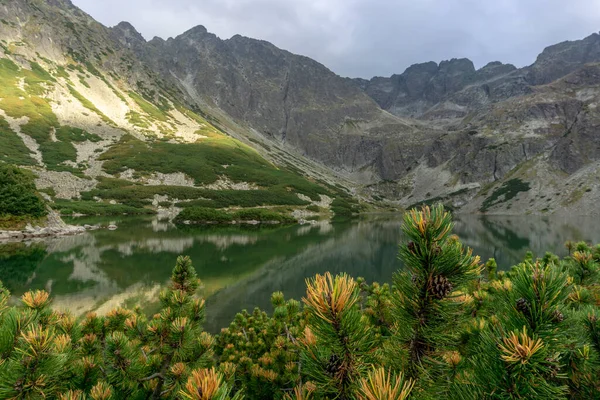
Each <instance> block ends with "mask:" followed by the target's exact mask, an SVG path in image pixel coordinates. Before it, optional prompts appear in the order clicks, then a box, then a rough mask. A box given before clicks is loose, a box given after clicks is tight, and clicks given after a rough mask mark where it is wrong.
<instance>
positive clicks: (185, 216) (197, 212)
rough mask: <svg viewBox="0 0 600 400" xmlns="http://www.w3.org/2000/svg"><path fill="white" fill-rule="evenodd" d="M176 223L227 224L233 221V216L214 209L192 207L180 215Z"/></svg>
mask: <svg viewBox="0 0 600 400" xmlns="http://www.w3.org/2000/svg"><path fill="white" fill-rule="evenodd" d="M176 221H177V222H183V221H190V222H194V223H218V224H225V223H230V222H231V221H233V216H232V215H231V214H229V213H227V212H225V211H221V210H215V209H212V208H201V207H190V208H186V209H184V210H183V211H182V212H181V213H179V215H178V216H177V219H176Z"/></svg>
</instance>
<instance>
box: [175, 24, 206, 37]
mask: <svg viewBox="0 0 600 400" xmlns="http://www.w3.org/2000/svg"><path fill="white" fill-rule="evenodd" d="M207 34H209V33H208V30H207V29H206V27H204V25H197V26H194V27H193V28H191V29H188V30H187V31H185V32H183V33H182V34H181V35H180V37H185V38H201V37H203V36H205V35H207Z"/></svg>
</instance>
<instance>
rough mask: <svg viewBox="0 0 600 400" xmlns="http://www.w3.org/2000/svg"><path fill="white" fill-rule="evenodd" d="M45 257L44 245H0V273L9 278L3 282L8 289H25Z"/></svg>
mask: <svg viewBox="0 0 600 400" xmlns="http://www.w3.org/2000/svg"><path fill="white" fill-rule="evenodd" d="M45 257H46V248H45V245H42V244H34V245H27V244H25V243H5V244H0V270H1V272H0V273H1V274H2V276H4V277H7V278H5V280H4V281H3V283H4V285H5V286H6V288H7V289H8V290H11V291H14V290H18V289H20V288H22V287H24V286H25V284H26V282H27V280H28V279H30V278H31V275H32V274H33V273H34V272H35V270H36V269H37V267H38V266H39V265H40V263H41V262H42V260H43V259H44V258H45Z"/></svg>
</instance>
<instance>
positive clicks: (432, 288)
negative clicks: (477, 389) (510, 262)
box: [389, 206, 479, 393]
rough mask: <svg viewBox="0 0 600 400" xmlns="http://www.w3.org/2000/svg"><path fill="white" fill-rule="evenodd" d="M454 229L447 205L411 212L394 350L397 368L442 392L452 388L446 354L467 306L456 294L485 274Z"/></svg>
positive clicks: (396, 294) (396, 297) (396, 299)
mask: <svg viewBox="0 0 600 400" xmlns="http://www.w3.org/2000/svg"><path fill="white" fill-rule="evenodd" d="M451 229H452V220H451V216H450V214H449V213H448V212H447V211H445V210H444V208H443V207H442V206H435V207H433V208H429V207H424V208H423V209H422V211H417V210H411V211H410V212H408V213H407V214H405V216H404V224H403V226H402V230H403V232H404V234H405V236H406V242H405V243H403V244H402V245H401V246H400V258H401V259H402V261H403V262H404V264H405V269H404V270H403V271H401V272H399V273H398V274H396V275H395V276H394V286H395V287H394V291H393V304H394V306H393V311H392V313H393V318H394V322H395V324H394V327H395V329H394V331H393V335H392V342H391V344H390V348H389V351H392V352H397V353H398V354H401V355H402V357H398V358H397V360H398V362H399V363H400V364H399V365H398V366H397V368H401V369H402V370H405V371H406V372H407V373H408V374H409V376H411V377H413V378H415V379H418V380H417V382H420V383H421V385H422V386H423V387H424V388H428V389H431V388H433V390H434V391H435V392H437V393H443V392H445V391H447V390H449V388H448V386H447V385H448V383H449V382H448V381H446V379H445V378H441V376H444V375H445V374H446V373H447V371H446V363H445V362H444V360H443V359H442V357H441V356H442V354H443V353H444V352H445V351H449V350H451V349H452V348H453V347H455V346H456V345H457V344H458V340H459V335H458V331H457V330H456V329H455V328H456V326H457V323H458V322H459V321H460V318H461V315H463V312H464V310H463V302H462V301H460V300H459V299H457V295H456V293H457V292H459V291H461V290H464V289H465V288H466V287H467V285H468V284H469V283H470V282H471V281H472V280H474V279H475V278H476V277H477V276H478V274H479V257H473V256H472V253H471V250H470V249H466V248H464V247H463V246H462V244H461V243H460V241H459V240H458V238H457V237H454V236H451ZM425 377H426V378H425ZM424 378H425V379H424Z"/></svg>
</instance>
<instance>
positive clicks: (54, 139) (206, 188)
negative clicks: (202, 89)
mask: <svg viewBox="0 0 600 400" xmlns="http://www.w3.org/2000/svg"><path fill="white" fill-rule="evenodd" d="M0 22H1V24H0V43H1V44H2V54H0V130H1V131H0V133H1V134H0V144H3V146H1V147H0V160H2V161H4V162H8V163H13V164H17V165H22V166H26V167H28V168H30V169H31V170H33V171H34V172H35V174H36V175H37V176H38V179H37V181H36V184H37V186H38V188H39V189H42V190H45V192H46V194H47V198H48V199H51V200H55V204H54V207H56V208H60V209H63V210H71V211H75V212H107V210H108V211H110V210H112V211H113V212H124V211H126V212H146V211H148V210H147V208H149V206H150V205H152V204H153V205H154V208H157V207H160V206H163V207H167V206H173V205H175V204H177V205H178V206H188V205H190V204H192V203H191V202H190V201H194V200H196V203H198V202H200V203H201V205H202V206H206V207H224V206H226V207H230V206H263V205H285V206H294V207H304V206H306V205H309V204H311V202H313V201H315V202H320V201H321V199H322V198H323V197H322V196H328V195H331V196H333V195H335V194H336V193H337V192H338V190H337V189H335V190H334V189H331V188H328V187H327V186H326V185H325V184H318V183H315V182H314V181H309V180H307V179H305V178H303V177H302V176H301V175H300V174H299V173H298V171H297V170H291V169H289V168H278V167H277V166H276V165H274V164H273V163H272V162H271V161H269V160H267V159H265V158H264V157H263V156H261V154H260V153H258V152H257V151H256V150H254V149H253V148H252V147H250V146H248V145H247V144H244V143H242V142H240V141H239V140H236V139H234V138H232V137H231V136H229V135H227V134H226V132H229V131H230V130H231V129H235V128H236V125H235V123H233V122H230V121H221V120H219V119H218V117H216V116H214V115H209V114H204V113H203V114H202V115H200V113H201V112H202V111H201V110H199V109H196V110H195V111H196V112H194V111H192V110H190V109H189V108H187V107H186V106H185V102H184V99H183V95H182V93H180V92H179V91H178V89H177V88H176V87H172V86H170V85H169V84H168V83H167V82H164V81H161V79H160V78H159V77H158V76H157V75H156V74H155V73H154V72H153V71H152V70H151V69H149V68H148V67H147V66H146V65H144V64H143V63H142V62H141V61H139V60H138V59H137V58H136V56H135V54H134V53H133V52H132V51H131V50H130V48H129V46H127V45H122V44H121V43H120V42H119V41H116V40H114V38H113V33H112V32H111V31H110V30H109V29H107V28H105V27H104V26H102V25H100V24H99V23H97V22H95V21H94V20H93V19H92V18H91V17H90V16H88V15H87V14H85V13H83V12H82V11H81V10H79V9H77V8H76V7H74V6H73V5H72V4H71V2H70V1H68V0H54V1H49V2H46V1H38V0H27V1H21V0H18V1H17V0H14V1H13V0H11V1H3V2H2V4H1V5H0ZM71 199H83V200H84V201H83V202H80V203H77V204H75V203H71V202H70V201H69V200H71ZM311 199H312V200H311ZM186 202H188V203H186ZM115 203H117V204H115ZM326 203H327V202H326ZM135 210H138V211H135Z"/></svg>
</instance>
